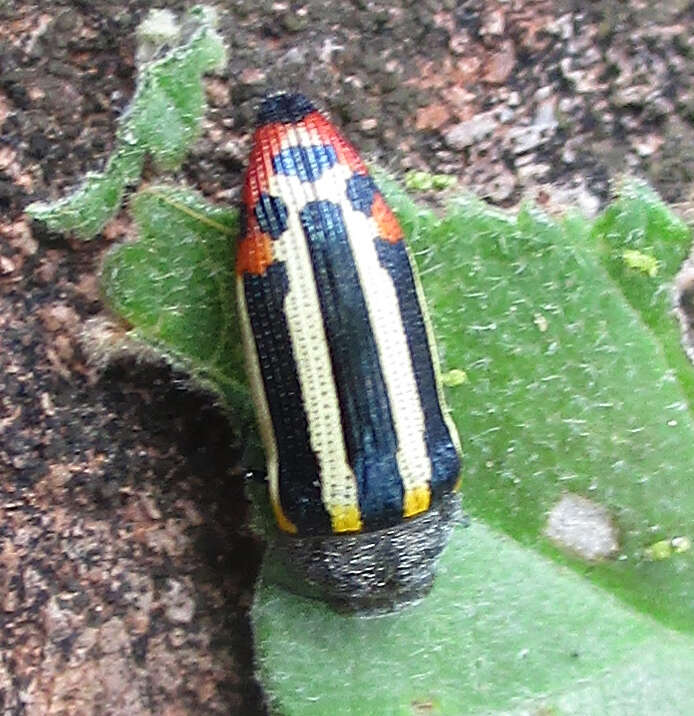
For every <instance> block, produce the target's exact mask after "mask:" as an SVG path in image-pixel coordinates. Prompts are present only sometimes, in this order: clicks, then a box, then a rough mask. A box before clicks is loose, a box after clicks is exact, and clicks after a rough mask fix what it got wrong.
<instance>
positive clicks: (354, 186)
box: [347, 174, 378, 216]
mask: <svg viewBox="0 0 694 716" xmlns="http://www.w3.org/2000/svg"><path fill="white" fill-rule="evenodd" d="M377 191H378V187H377V186H376V182H374V180H373V179H372V177H371V176H370V175H369V174H354V175H353V176H351V177H350V178H349V179H348V180H347V198H348V199H349V200H350V202H351V203H352V206H353V207H354V210H355V211H361V212H362V213H364V214H366V215H367V216H371V205H372V204H373V203H374V196H375V194H376V192H377Z"/></svg>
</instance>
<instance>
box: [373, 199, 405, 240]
mask: <svg viewBox="0 0 694 716" xmlns="http://www.w3.org/2000/svg"><path fill="white" fill-rule="evenodd" d="M371 216H373V218H374V220H375V221H376V225H377V226H378V235H379V237H380V238H381V239H383V240H384V241H387V242H388V243H391V244H396V243H397V242H398V241H400V240H401V239H402V238H403V233H402V229H401V228H400V224H399V223H398V220H397V219H396V218H395V214H394V213H393V212H392V211H391V210H390V207H389V206H388V204H386V202H385V199H384V198H383V197H382V196H381V194H380V193H376V194H374V200H373V204H372V205H371Z"/></svg>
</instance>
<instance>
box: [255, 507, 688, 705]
mask: <svg viewBox="0 0 694 716" xmlns="http://www.w3.org/2000/svg"><path fill="white" fill-rule="evenodd" d="M252 618H253V625H254V631H255V638H256V645H257V658H258V662H259V674H260V678H261V683H262V684H263V686H264V687H265V689H266V691H267V692H268V694H269V696H270V697H271V699H272V703H273V706H274V709H275V711H276V712H277V713H281V714H285V715H286V716H293V715H294V714H301V716H311V715H312V714H316V715H317V716H318V715H320V716H322V715H323V714H336V716H341V715H343V714H344V715H347V714H393V715H395V714H403V716H405V715H407V716H410V715H416V714H460V715H461V716H462V715H463V714H472V713H477V714H480V713H485V714H491V713H499V714H501V713H503V714H509V713H519V714H555V713H556V714H581V715H583V714H600V713H604V714H608V713H609V714H620V713H628V714H632V715H633V714H651V713H654V712H656V711H657V712H658V713H660V714H682V713H686V712H688V711H689V710H690V709H691V707H692V705H694V658H693V657H694V639H692V638H690V637H685V636H683V635H681V634H678V633H676V632H673V631H671V630H668V629H666V628H665V627H662V626H660V625H657V624H655V623H654V622H652V621H651V620H650V619H648V618H647V617H644V616H642V615H639V614H636V613H634V612H632V611H631V610H629V609H625V608H624V606H623V605H622V604H620V603H619V602H618V601H617V600H615V599H614V598H612V597H610V595H608V594H606V593H605V592H604V591H602V590H600V589H598V588H596V587H594V586H592V585H590V584H589V583H588V582H587V581H586V580H583V579H581V578H580V577H579V576H578V575H576V574H573V573H571V572H569V571H567V570H566V569H562V568H561V567H558V566H557V565H556V564H552V563H551V562H550V561H549V560H548V559H546V558H544V557H541V556H539V555H537V554H536V553H534V552H533V551H532V550H530V549H527V548H525V547H522V546H520V545H518V544H517V543H515V542H513V541H512V540H510V539H508V538H507V537H506V536H504V535H502V534H501V533H499V532H496V531H494V530H492V529H490V528H489V527H486V526H484V525H483V524H482V523H481V522H479V521H473V523H472V526H471V527H470V528H469V529H467V530H464V529H459V530H457V531H456V532H455V533H454V537H453V540H452V542H451V544H450V545H449V547H448V549H447V550H446V552H445V553H444V556H443V559H442V560H441V565H440V571H439V576H438V578H437V581H436V584H435V586H434V589H433V591H432V593H431V594H430V596H429V597H427V598H426V599H425V600H424V601H423V602H421V603H420V604H419V605H416V606H414V607H411V608H408V609H406V610H405V611H403V612H401V613H399V614H392V615H389V616H382V617H377V618H371V619H365V618H364V617H359V616H345V615H338V614H335V613H333V612H331V611H330V610H329V609H327V608H326V607H325V606H324V605H322V604H321V603H319V602H312V601H309V600H307V599H303V598H301V597H297V596H294V595H290V594H288V593H286V592H284V591H282V590H280V589H279V588H277V587H274V586H272V585H269V584H267V583H264V582H263V583H262V585H261V588H260V590H259V592H258V597H257V599H256V602H255V604H254V607H253V613H252Z"/></svg>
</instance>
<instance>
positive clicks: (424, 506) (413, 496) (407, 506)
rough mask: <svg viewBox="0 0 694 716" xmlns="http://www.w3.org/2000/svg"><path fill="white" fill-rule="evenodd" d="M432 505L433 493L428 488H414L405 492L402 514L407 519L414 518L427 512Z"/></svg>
mask: <svg viewBox="0 0 694 716" xmlns="http://www.w3.org/2000/svg"><path fill="white" fill-rule="evenodd" d="M430 503H431V491H430V490H429V487H428V486H424V487H413V488H412V489H410V490H407V491H406V492H405V498H404V501H403V506H402V513H403V515H404V516H405V517H414V515H418V514H420V513H421V512H426V511H427V510H428V509H429V505H430Z"/></svg>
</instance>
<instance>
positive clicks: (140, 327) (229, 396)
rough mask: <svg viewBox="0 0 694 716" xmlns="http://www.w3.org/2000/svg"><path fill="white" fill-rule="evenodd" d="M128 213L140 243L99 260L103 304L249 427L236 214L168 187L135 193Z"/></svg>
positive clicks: (195, 196) (118, 249) (187, 192)
mask: <svg viewBox="0 0 694 716" xmlns="http://www.w3.org/2000/svg"><path fill="white" fill-rule="evenodd" d="M131 210H132V213H133V216H134V218H135V223H136V227H137V233H138V240H137V241H136V242H134V243H128V244H123V245H120V246H117V247H115V248H114V249H113V250H112V251H111V252H109V254H108V255H107V256H106V259H105V261H104V266H103V273H102V284H103V290H104V294H105V297H106V301H107V303H108V305H109V306H110V308H111V309H112V310H113V311H114V312H115V313H117V314H119V315H120V316H121V317H122V318H124V319H125V320H126V321H127V322H128V323H129V324H130V325H131V326H132V327H133V329H132V330H133V333H134V337H137V338H139V339H140V340H143V341H145V342H146V343H147V344H148V345H150V346H152V347H154V348H156V349H157V350H158V351H159V352H160V353H162V354H164V355H165V356H166V357H167V358H168V359H169V360H170V361H171V362H172V363H173V364H174V365H176V366H178V367H181V368H183V369H185V370H187V371H188V372H189V373H190V374H191V377H192V378H193V379H194V381H195V382H196V383H198V384H202V385H204V386H205V387H206V388H208V389H210V390H212V391H213V392H214V393H215V394H216V395H217V396H218V398H219V400H220V402H221V404H222V406H223V407H224V408H225V409H227V410H228V411H230V412H231V413H233V414H234V416H235V418H236V419H241V421H242V423H243V424H244V425H248V424H251V423H252V410H251V407H250V397H249V393H248V390H247V388H246V382H245V373H244V363H243V355H242V352H241V338H240V332H239V325H238V320H237V316H236V299H235V289H234V243H235V239H236V236H237V233H238V212H237V211H234V210H227V209H221V208H216V207H213V206H211V205H210V204H208V203H207V202H205V200H204V199H202V197H200V196H199V195H198V194H196V193H195V192H192V191H190V190H189V189H185V188H179V187H173V186H166V185H159V186H152V187H148V188H146V189H143V190H141V191H140V192H138V193H137V194H136V195H135V196H134V197H133V200H132V202H131Z"/></svg>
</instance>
